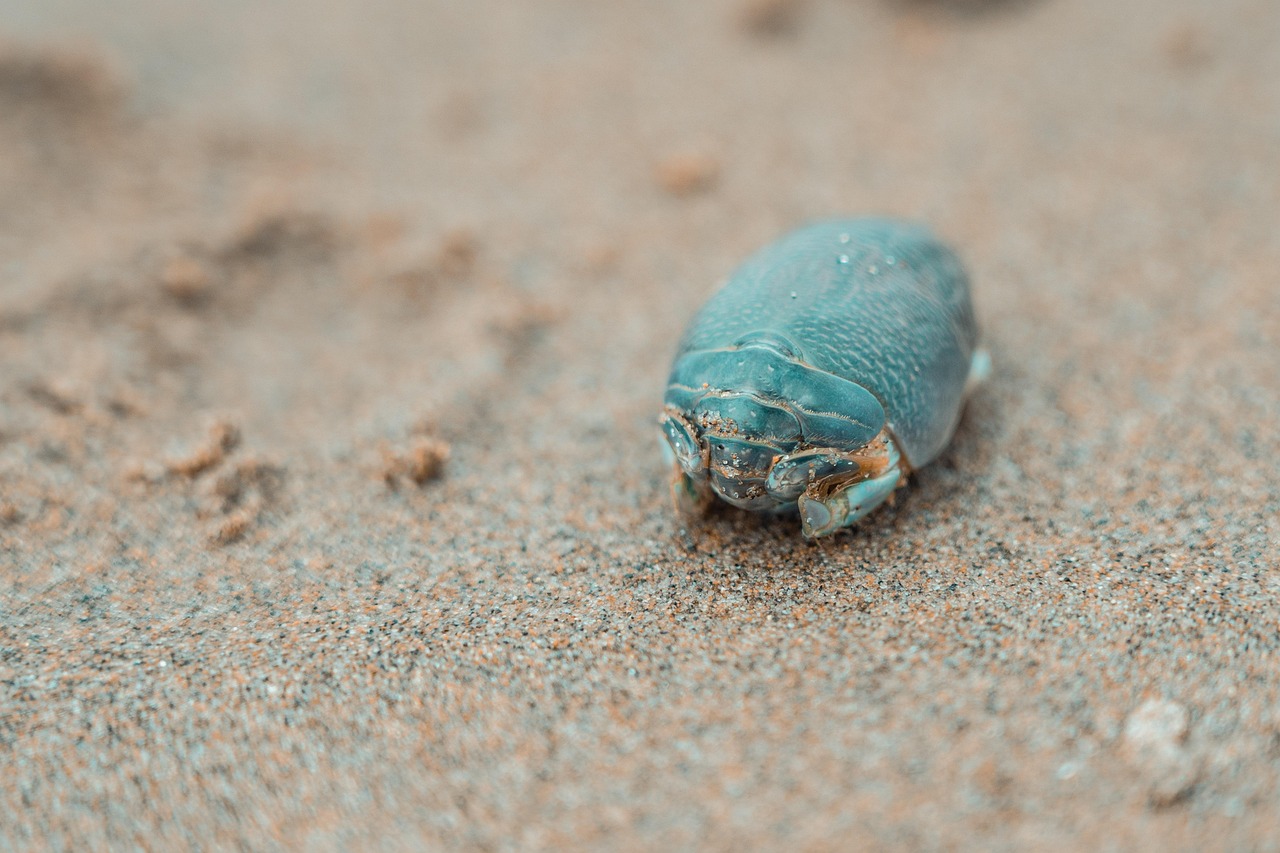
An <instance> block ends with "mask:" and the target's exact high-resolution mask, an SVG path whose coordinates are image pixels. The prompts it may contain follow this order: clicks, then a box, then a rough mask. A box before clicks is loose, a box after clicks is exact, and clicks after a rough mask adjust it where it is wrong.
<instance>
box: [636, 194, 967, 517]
mask: <svg viewBox="0 0 1280 853" xmlns="http://www.w3.org/2000/svg"><path fill="white" fill-rule="evenodd" d="M976 345H977V329H976V324H975V322H974V314H973V307H972V304H971V302H970V297H969V284H968V278H967V276H966V275H965V272H964V269H963V268H962V267H961V265H960V262H959V260H958V259H957V258H956V256H955V254H954V253H952V252H951V250H950V249H948V248H947V247H946V246H944V245H943V244H942V243H940V242H939V241H938V240H937V239H936V238H935V237H934V236H933V235H932V234H931V233H930V232H929V230H928V229H926V228H924V227H922V226H919V225H914V224H910V223H904V222H898V221H894V220H887V219H852V220H833V221H826V222H819V223H816V224H813V225H810V226H807V227H805V228H801V229H800V230H798V231H795V232H792V233H791V234H789V235H787V236H785V237H783V238H782V239H781V240H779V241H777V242H775V243H773V244H772V245H770V246H767V247H766V248H764V249H763V250H761V251H759V252H758V253H756V254H755V255H754V256H752V257H751V258H749V259H748V260H747V261H746V262H745V263H744V264H743V265H742V266H741V267H740V268H739V269H738V270H737V271H736V272H735V273H734V274H733V275H732V276H731V277H730V279H729V280H728V282H727V283H726V284H725V285H724V286H723V287H721V288H720V289H719V290H718V291H717V292H716V293H715V294H714V295H713V296H712V297H711V299H710V300H709V301H708V302H707V303H706V305H705V306H703V308H702V309H701V310H700V311H699V312H698V314H697V315H696V316H695V317H694V319H693V321H692V322H691V323H690V324H689V327H688V329H687V330H686V331H685V334H684V337H683V338H682V340H681V342H680V345H679V348H678V350H677V353H676V358H675V363H674V364H673V366H672V368H671V374H670V378H669V379H668V382H667V390H666V395H665V399H664V403H665V406H664V411H663V415H662V418H661V423H662V429H663V434H664V436H665V439H666V443H667V446H668V448H669V449H670V451H671V455H672V456H673V457H674V459H675V461H676V465H677V466H678V468H677V476H680V477H682V478H687V479H686V480H684V482H683V484H682V486H683V488H684V490H685V491H686V492H690V491H691V490H692V492H698V493H701V492H705V491H707V490H709V491H710V492H712V493H714V494H715V495H717V496H719V497H720V498H722V499H724V500H725V501H728V502H729V503H731V504H733V505H735V506H738V507H742V508H744V509H752V510H778V509H787V508H790V507H794V506H795V505H796V503H797V501H798V500H801V496H802V495H805V494H808V495H814V494H824V493H827V494H829V493H831V492H832V491H834V490H835V489H836V488H838V487H840V486H842V485H847V484H849V483H852V482H857V481H859V480H860V479H867V478H871V477H876V476H884V475H885V472H886V471H887V470H889V468H890V467H891V466H893V467H896V468H897V470H898V471H899V472H900V474H901V477H900V479H899V482H905V475H906V473H907V472H908V471H910V470H912V469H914V468H919V467H920V466H922V465H925V464H927V463H929V462H930V461H932V460H933V459H934V458H935V457H936V456H937V455H938V454H939V453H940V452H941V451H942V450H943V448H945V447H946V446H947V444H948V442H950V440H951V437H952V434H953V433H954V431H955V428H956V424H957V423H958V421H959V418H960V412H961V408H962V406H963V403H964V397H965V392H966V387H967V385H968V384H969V383H970V380H971V376H972V374H974V373H975V368H976V367H977V365H978V364H979V362H980V361H982V356H980V355H975V353H976ZM895 485H896V484H895ZM890 490H891V489H890Z"/></svg>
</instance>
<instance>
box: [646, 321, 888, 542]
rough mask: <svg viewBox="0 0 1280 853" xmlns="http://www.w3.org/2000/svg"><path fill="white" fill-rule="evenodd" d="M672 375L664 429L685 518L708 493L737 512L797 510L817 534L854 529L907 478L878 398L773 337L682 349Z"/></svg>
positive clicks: (675, 489) (677, 497)
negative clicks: (693, 380) (687, 378)
mask: <svg viewBox="0 0 1280 853" xmlns="http://www.w3.org/2000/svg"><path fill="white" fill-rule="evenodd" d="M682 376H690V377H700V378H701V379H702V381H701V382H700V383H698V384H696V385H694V384H685V383H682V382H680V381H679V377H682ZM672 377H673V381H672V382H671V384H669V385H668V388H667V395H666V406H665V408H664V410H663V414H662V417H661V425H662V431H663V435H664V437H665V439H666V442H665V445H666V448H667V450H668V452H669V456H670V458H671V460H672V464H673V476H672V484H671V485H672V494H673V496H674V497H675V500H676V503H677V505H679V506H681V507H682V508H684V509H686V510H691V509H694V508H696V507H698V506H699V505H701V504H703V503H704V502H705V501H706V500H707V499H709V498H710V496H711V495H712V494H715V495H718V496H719V497H720V498H722V499H723V500H725V501H727V502H728V503H730V504H733V505H734V506H737V507H741V508H742V509H750V510H774V511H780V510H789V509H798V510H799V512H800V519H801V523H802V524H803V528H804V534H805V536H807V537H810V538H813V537H818V536H825V535H827V534H830V533H834V532H835V531H837V530H839V529H840V528H842V527H847V526H848V525H850V524H853V523H854V522H855V521H857V520H858V519H860V518H862V517H863V516H864V515H866V514H867V513H868V512H870V511H871V510H873V509H875V508H876V507H877V506H879V505H880V504H881V503H883V502H884V501H885V499H887V498H888V497H889V495H890V494H892V493H893V490H894V489H895V488H897V486H898V485H899V483H901V482H903V481H905V478H906V473H907V472H906V465H905V462H904V461H903V459H902V456H901V454H900V453H899V452H898V449H897V447H896V446H895V444H894V441H893V437H892V436H891V435H890V433H889V431H888V430H887V429H886V417H885V412H884V408H883V407H882V406H881V404H880V402H879V401H878V400H877V399H876V398H875V396H873V395H872V394H871V393H870V392H869V391H867V390H866V389H865V388H863V387H862V386H860V385H858V384H857V383H855V382H851V381H849V380H847V379H842V378H840V377H838V376H835V375H833V374H831V373H827V372H824V371H821V370H818V369H816V368H814V367H811V366H809V365H807V364H805V363H804V361H803V360H802V359H801V358H800V357H799V355H798V354H797V351H796V348H795V346H794V345H793V344H792V343H791V342H790V341H788V340H786V339H785V338H782V337H781V336H779V335H776V334H755V335H752V336H749V337H748V338H746V339H744V340H740V341H738V342H737V343H736V344H735V345H734V346H732V347H729V348H725V349H719V350H711V351H706V350H704V351H700V352H694V353H690V354H688V355H686V356H685V357H684V358H682V359H680V360H679V361H677V363H676V365H675V367H674V368H673V370H672Z"/></svg>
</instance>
